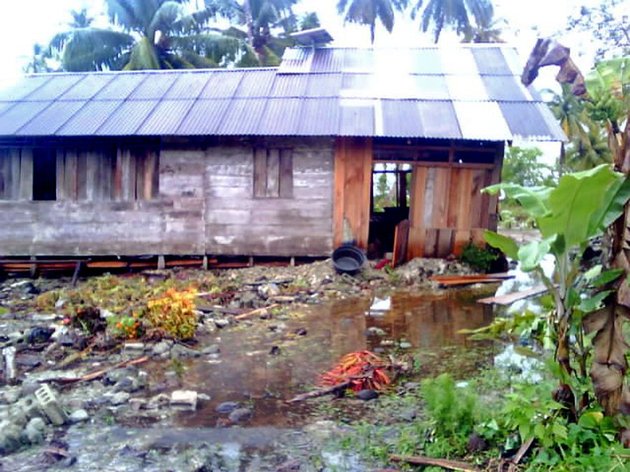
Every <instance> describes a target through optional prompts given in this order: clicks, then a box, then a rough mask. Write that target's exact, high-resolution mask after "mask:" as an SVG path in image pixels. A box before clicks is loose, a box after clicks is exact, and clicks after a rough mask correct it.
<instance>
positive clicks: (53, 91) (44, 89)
mask: <svg viewBox="0 0 630 472" xmlns="http://www.w3.org/2000/svg"><path fill="white" fill-rule="evenodd" d="M86 77H87V76H86V75H80V74H60V75H53V76H52V79H51V80H49V81H47V82H45V83H44V84H43V85H42V86H41V87H39V88H37V89H36V90H34V91H33V92H32V93H30V94H29V95H28V96H26V97H25V98H24V99H25V100H28V101H31V100H38V101H39V100H41V101H51V100H57V99H59V97H60V96H61V95H63V93H64V92H66V91H67V90H68V89H70V87H72V86H73V85H75V84H76V83H77V82H79V81H81V80H84V79H85V78H86Z"/></svg>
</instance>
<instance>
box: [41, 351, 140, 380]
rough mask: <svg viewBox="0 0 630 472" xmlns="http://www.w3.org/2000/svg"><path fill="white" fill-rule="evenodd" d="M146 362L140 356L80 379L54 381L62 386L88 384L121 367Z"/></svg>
mask: <svg viewBox="0 0 630 472" xmlns="http://www.w3.org/2000/svg"><path fill="white" fill-rule="evenodd" d="M148 360H149V357H148V356H142V357H138V358H136V359H129V360H126V361H122V362H119V363H118V364H114V365H112V366H109V367H106V368H104V369H99V370H96V371H94V372H90V373H89V374H85V375H82V376H81V377H71V378H60V379H56V380H57V381H58V382H60V383H64V384H68V383H74V382H89V381H90V380H96V379H98V378H100V377H102V376H103V375H105V374H107V373H108V372H110V371H112V370H115V369H120V368H121V367H127V366H130V365H137V364H142V363H144V362H147V361H148ZM53 380H55V379H53Z"/></svg>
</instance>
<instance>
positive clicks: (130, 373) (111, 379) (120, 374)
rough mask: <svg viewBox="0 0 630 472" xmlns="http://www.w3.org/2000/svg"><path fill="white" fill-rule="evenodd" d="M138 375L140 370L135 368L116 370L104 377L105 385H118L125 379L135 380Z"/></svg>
mask: <svg viewBox="0 0 630 472" xmlns="http://www.w3.org/2000/svg"><path fill="white" fill-rule="evenodd" d="M137 373H138V370H137V369H135V368H133V367H123V368H120V369H114V370H112V371H110V372H107V374H105V376H104V377H103V384H105V385H116V384H117V383H118V382H119V381H120V380H121V379H124V378H125V377H131V378H134V377H135V376H136V375H137Z"/></svg>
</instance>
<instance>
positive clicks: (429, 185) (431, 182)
mask: <svg viewBox="0 0 630 472" xmlns="http://www.w3.org/2000/svg"><path fill="white" fill-rule="evenodd" d="M436 174H437V169H435V168H430V169H427V177H426V186H425V191H424V205H423V209H422V226H423V227H424V228H433V227H434V225H433V213H434V203H433V200H434V199H435V198H436V195H435V192H436V190H435V181H436Z"/></svg>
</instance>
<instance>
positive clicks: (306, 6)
mask: <svg viewBox="0 0 630 472" xmlns="http://www.w3.org/2000/svg"><path fill="white" fill-rule="evenodd" d="M197 1H199V2H200V3H201V0H197ZM336 3H337V0H303V1H302V2H301V6H300V10H302V11H309V10H314V11H316V12H317V13H318V15H319V17H320V19H321V21H322V25H323V26H325V27H326V28H327V29H328V30H329V31H330V32H331V33H332V35H333V36H334V38H335V43H334V44H335V45H338V46H369V31H368V28H365V27H363V28H362V27H359V26H357V25H345V26H344V25H343V21H342V19H341V18H340V17H339V15H338V14H337V11H336V8H335V5H336ZM584 3H586V4H593V3H597V1H596V0H527V1H522V0H495V1H494V4H495V6H496V17H497V18H505V19H506V21H507V25H506V26H505V27H504V29H505V32H504V37H505V39H507V40H508V41H510V42H512V43H513V44H514V45H516V46H517V47H518V48H519V50H520V51H521V54H522V55H523V56H526V55H527V54H528V53H529V50H530V49H531V47H532V45H533V43H534V41H535V39H536V37H537V36H538V35H541V36H548V35H550V34H554V33H558V32H561V31H562V30H563V29H564V27H565V25H566V20H567V17H568V16H569V15H570V14H572V13H574V12H576V11H577V10H578V9H579V6H580V5H582V4H584ZM0 4H4V5H2V6H3V8H2V11H3V15H2V16H1V17H0V44H1V45H2V47H1V48H0V81H7V80H12V79H15V78H16V77H18V76H19V75H20V74H21V72H22V70H23V68H24V66H25V65H26V64H27V63H28V62H29V57H30V56H31V53H32V48H33V44H35V43H37V42H39V43H42V44H46V43H48V41H49V40H50V39H51V37H52V36H53V35H54V34H55V33H56V32H58V31H62V30H64V29H65V28H66V25H67V23H68V21H69V19H70V15H69V12H70V10H72V9H75V10H79V9H81V8H83V7H87V8H88V9H89V11H90V12H91V14H93V15H97V14H98V13H99V12H102V11H103V6H102V5H103V2H102V1H101V0H0ZM450 40H451V41H454V39H452V38H451V39H450ZM568 40H570V41H571V42H570V43H569V42H567V41H568ZM444 41H446V42H448V41H449V38H448V35H446V36H445V38H444ZM429 42H431V35H430V34H429V33H427V34H422V33H420V32H419V30H418V26H417V23H414V22H412V21H411V20H410V19H404V18H398V21H397V24H396V27H395V29H394V33H393V34H391V35H390V34H389V33H387V32H386V31H385V30H384V29H382V28H379V29H378V30H377V33H376V46H382V47H396V46H405V45H414V44H422V43H425V44H426V43H429ZM441 42H442V40H441ZM565 43H567V44H570V45H571V46H572V49H573V51H574V53H576V52H577V53H578V54H580V53H583V52H584V51H588V50H589V49H590V48H589V46H588V45H589V39H588V38H585V37H583V36H582V37H581V38H580V37H578V38H574V37H572V38H566V40H565ZM590 60H591V59H590V54H587V55H586V57H584V58H583V59H582V64H580V65H582V66H583V67H584V68H588V67H589V66H590ZM578 62H580V61H578Z"/></svg>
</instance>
